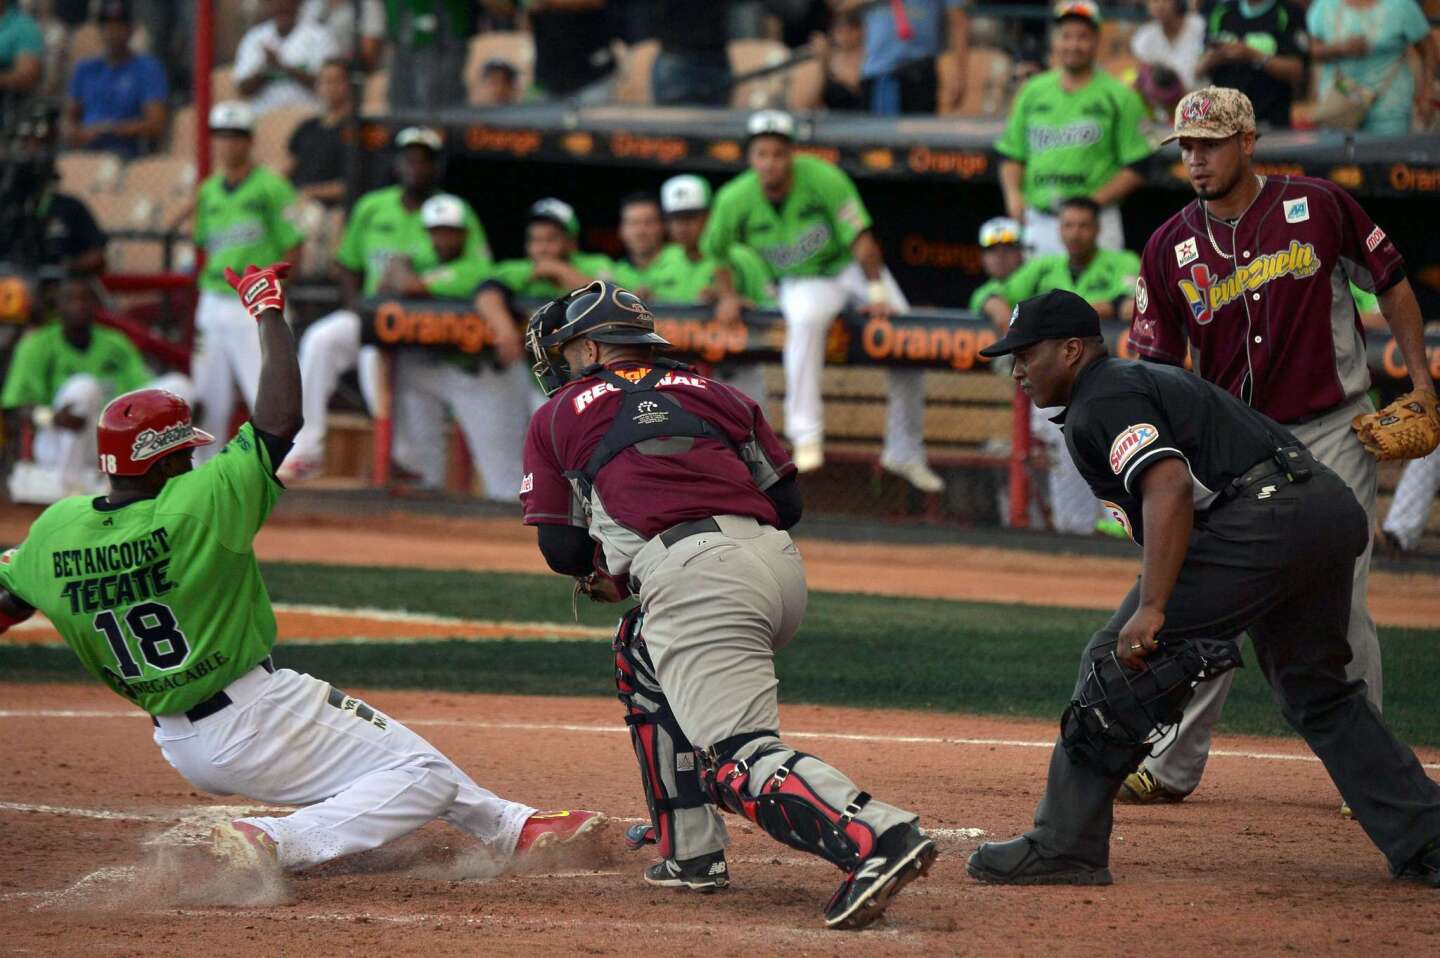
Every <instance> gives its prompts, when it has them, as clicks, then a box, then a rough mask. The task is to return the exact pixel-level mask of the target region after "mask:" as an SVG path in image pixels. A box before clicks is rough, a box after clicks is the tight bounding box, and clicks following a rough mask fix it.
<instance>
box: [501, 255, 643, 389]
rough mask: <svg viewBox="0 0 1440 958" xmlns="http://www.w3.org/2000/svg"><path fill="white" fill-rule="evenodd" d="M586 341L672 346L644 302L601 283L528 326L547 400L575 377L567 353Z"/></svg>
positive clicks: (547, 309) (543, 311) (541, 312)
mask: <svg viewBox="0 0 1440 958" xmlns="http://www.w3.org/2000/svg"><path fill="white" fill-rule="evenodd" d="M581 338H584V339H593V340H595V342H597V343H615V344H621V345H637V346H660V347H668V346H669V345H670V342H669V340H667V339H666V338H665V337H663V336H661V335H660V334H659V333H657V332H655V317H654V316H653V315H652V314H651V312H650V307H648V306H646V305H645V304H644V303H643V302H641V301H640V297H638V296H636V295H635V294H634V293H632V292H630V291H629V290H628V289H622V288H621V287H619V286H616V285H615V284H614V283H607V282H605V281H604V280H599V279H597V280H596V281H595V282H593V283H591V284H590V285H589V286H583V287H581V288H580V289H576V290H571V291H570V293H569V294H567V295H565V296H562V297H561V298H560V299H556V300H552V301H551V302H548V303H546V304H545V305H544V306H541V307H540V308H539V309H537V310H536V311H535V312H534V314H533V315H532V316H531V317H530V322H529V323H527V324H526V326H525V346H526V348H527V349H529V350H530V356H531V357H532V358H533V359H534V360H535V363H534V365H533V366H531V369H532V370H534V372H535V378H536V379H537V380H539V381H540V386H541V388H542V389H544V390H545V395H547V396H549V395H552V394H553V393H554V392H555V391H556V390H557V389H559V388H560V387H561V386H563V385H565V384H566V383H567V382H569V381H570V380H571V379H572V378H573V377H574V376H575V371H574V370H572V369H571V368H570V364H569V363H568V362H566V361H565V355H564V352H563V350H564V348H565V344H566V343H568V342H570V341H571V340H574V339H581Z"/></svg>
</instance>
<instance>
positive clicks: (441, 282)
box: [420, 256, 494, 299]
mask: <svg viewBox="0 0 1440 958" xmlns="http://www.w3.org/2000/svg"><path fill="white" fill-rule="evenodd" d="M493 272H494V267H493V266H492V265H491V264H490V261H489V260H481V259H479V258H477V257H472V256H461V257H460V258H459V259H457V260H455V261H454V262H451V263H445V264H443V265H441V266H437V267H435V268H434V269H432V270H430V271H429V272H427V273H426V274H425V275H424V276H422V277H420V282H422V283H424V284H425V289H426V290H427V291H428V292H429V293H430V295H431V296H439V297H443V298H445V299H469V298H470V296H471V294H473V293H474V292H475V290H476V289H477V288H478V287H479V286H480V284H481V283H483V282H485V280H487V279H489V278H490V275H491V273H493Z"/></svg>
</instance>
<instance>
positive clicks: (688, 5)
mask: <svg viewBox="0 0 1440 958" xmlns="http://www.w3.org/2000/svg"><path fill="white" fill-rule="evenodd" d="M654 12H655V20H654V29H655V38H656V39H657V40H659V41H660V53H659V55H658V56H657V57H656V58H655V65H654V67H653V68H652V69H651V73H650V85H651V91H652V93H653V96H654V98H655V102H656V103H694V104H698V105H700V106H729V105H730V80H731V74H730V55H729V54H728V53H727V52H726V47H727V44H728V43H729V41H730V25H729V22H728V21H729V14H730V4H729V2H728V0H707V2H705V3H696V2H695V0H658V2H657V3H656V4H655V10H654Z"/></svg>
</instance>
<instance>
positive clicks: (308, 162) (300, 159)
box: [285, 60, 355, 206]
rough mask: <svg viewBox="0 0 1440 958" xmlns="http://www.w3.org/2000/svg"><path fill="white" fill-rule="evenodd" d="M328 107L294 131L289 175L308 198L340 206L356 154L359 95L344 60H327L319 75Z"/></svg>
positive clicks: (319, 91) (322, 97) (318, 82)
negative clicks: (352, 157)
mask: <svg viewBox="0 0 1440 958" xmlns="http://www.w3.org/2000/svg"><path fill="white" fill-rule="evenodd" d="M315 92H316V93H317V94H318V95H319V97H320V105H321V108H322V109H323V110H324V112H323V113H321V114H320V115H319V116H312V117H310V118H308V119H306V120H305V121H304V122H303V123H301V124H300V125H299V126H297V127H296V128H295V132H293V133H291V134H290V144H289V150H290V162H289V163H288V164H287V165H286V169H285V176H286V177H287V178H288V179H289V180H290V182H291V183H292V184H293V185H294V187H295V189H296V191H297V192H298V193H299V194H300V195H301V196H302V197H304V198H306V199H310V200H314V201H316V202H317V203H323V204H325V205H326V206H337V205H339V204H340V203H343V202H345V189H346V182H345V180H346V176H345V174H346V170H347V167H348V164H349V161H350V157H351V156H352V155H353V153H354V147H353V142H352V141H353V139H354V135H355V134H354V130H352V129H351V126H350V121H351V120H352V119H354V117H355V94H354V91H353V90H352V89H351V86H350V72H349V70H347V69H346V66H345V62H344V61H343V60H327V61H326V62H325V65H324V66H322V67H321V68H320V73H319V75H318V76H317V77H316V78H315Z"/></svg>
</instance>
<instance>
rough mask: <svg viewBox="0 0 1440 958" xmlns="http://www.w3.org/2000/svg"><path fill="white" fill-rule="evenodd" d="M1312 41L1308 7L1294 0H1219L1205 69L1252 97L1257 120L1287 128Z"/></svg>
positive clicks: (1223, 83)
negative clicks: (1307, 23) (1252, 1)
mask: <svg viewBox="0 0 1440 958" xmlns="http://www.w3.org/2000/svg"><path fill="white" fill-rule="evenodd" d="M1308 43H1309V40H1308V38H1307V37H1306V35H1305V11H1304V10H1303V9H1302V8H1301V7H1299V6H1297V5H1295V4H1293V3H1291V2H1289V0H1269V2H1264V3H1259V4H1256V5H1255V6H1251V5H1250V4H1249V3H1247V2H1245V0H1219V2H1217V3H1216V4H1215V6H1214V7H1213V8H1212V9H1211V11H1210V15H1209V18H1208V21H1207V26H1206V30H1205V47H1206V49H1205V55H1204V56H1202V57H1201V58H1200V71H1199V72H1200V73H1201V74H1203V75H1206V76H1208V77H1209V78H1210V81H1211V82H1212V83H1214V84H1215V85H1216V86H1222V87H1232V88H1234V89H1236V90H1239V91H1241V92H1242V93H1244V94H1245V95H1247V96H1248V97H1250V102H1251V103H1253V104H1254V105H1255V120H1256V122H1257V123H1259V124H1261V125H1262V126H1264V125H1268V126H1270V127H1273V128H1274V129H1277V130H1287V129H1289V128H1290V107H1291V104H1292V103H1293V102H1294V99H1295V87H1296V85H1297V84H1299V82H1300V78H1301V77H1302V76H1303V75H1304V73H1305V48H1306V46H1307V45H1308Z"/></svg>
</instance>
